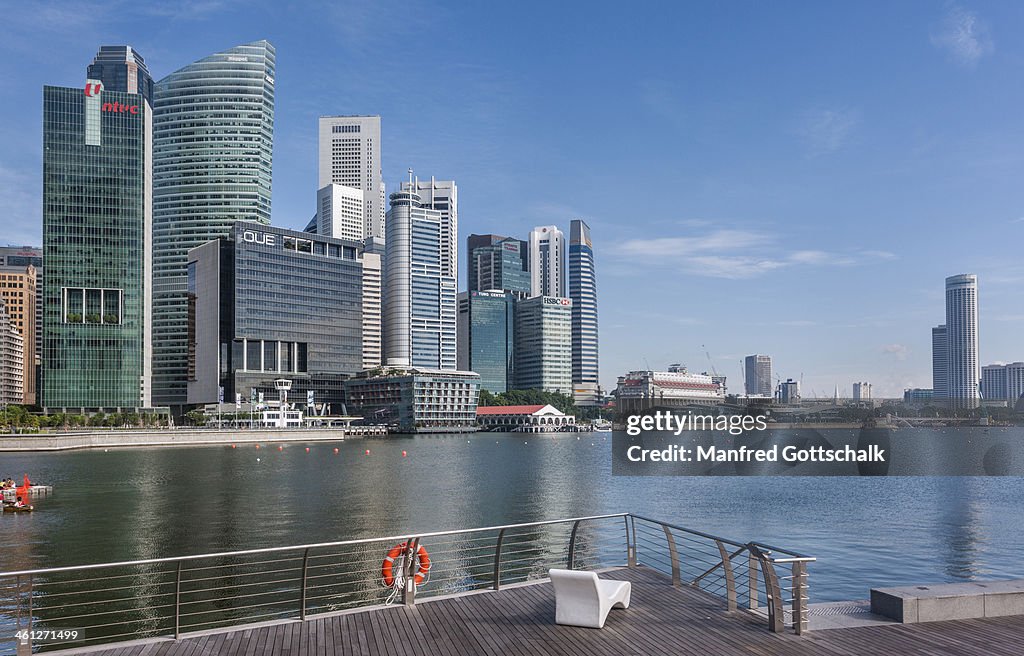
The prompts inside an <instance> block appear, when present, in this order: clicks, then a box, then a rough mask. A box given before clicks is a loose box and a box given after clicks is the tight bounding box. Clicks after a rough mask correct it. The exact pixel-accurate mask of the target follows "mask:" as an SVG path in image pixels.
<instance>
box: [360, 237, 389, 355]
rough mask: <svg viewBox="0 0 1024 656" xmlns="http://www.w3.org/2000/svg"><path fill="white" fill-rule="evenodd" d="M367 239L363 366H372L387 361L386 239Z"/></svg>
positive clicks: (365, 247) (365, 244)
mask: <svg viewBox="0 0 1024 656" xmlns="http://www.w3.org/2000/svg"><path fill="white" fill-rule="evenodd" d="M363 243H364V247H363V368H364V369H372V368H374V367H379V366H381V365H382V364H384V357H383V356H384V344H383V337H384V331H383V328H382V324H381V313H382V310H383V292H384V240H383V239H377V238H376V237H368V238H367V239H366V240H364V242H363Z"/></svg>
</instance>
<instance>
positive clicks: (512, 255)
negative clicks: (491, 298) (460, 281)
mask: <svg viewBox="0 0 1024 656" xmlns="http://www.w3.org/2000/svg"><path fill="white" fill-rule="evenodd" d="M527 253H528V249H527V243H526V242H525V241H522V240H521V239H515V238H512V237H502V236H500V235H470V236H469V238H468V239H467V240H466V254H467V258H466V259H467V262H468V263H469V264H468V270H467V274H468V278H467V283H468V284H467V286H468V288H469V291H471V292H476V291H488V290H503V291H507V292H515V293H516V294H517V295H518V296H519V297H520V298H523V297H526V296H529V294H530V271H529V268H528V267H527Z"/></svg>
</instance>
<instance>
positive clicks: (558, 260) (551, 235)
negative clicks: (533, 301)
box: [529, 226, 566, 297]
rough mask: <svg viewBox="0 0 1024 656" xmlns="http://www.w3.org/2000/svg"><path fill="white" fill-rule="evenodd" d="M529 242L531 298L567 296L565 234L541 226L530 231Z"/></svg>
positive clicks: (556, 229) (555, 229) (554, 228)
mask: <svg viewBox="0 0 1024 656" xmlns="http://www.w3.org/2000/svg"><path fill="white" fill-rule="evenodd" d="M529 241H530V257H529V260H530V261H529V267H530V296H557V297H563V296H565V295H566V285H565V233H563V232H562V231H561V230H559V229H558V228H557V227H555V226H539V227H536V228H534V229H533V230H531V231H530V240H529Z"/></svg>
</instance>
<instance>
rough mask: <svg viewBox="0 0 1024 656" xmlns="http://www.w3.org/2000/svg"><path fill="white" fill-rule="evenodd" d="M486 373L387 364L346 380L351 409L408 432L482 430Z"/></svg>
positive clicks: (348, 404) (380, 422)
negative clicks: (482, 391)
mask: <svg viewBox="0 0 1024 656" xmlns="http://www.w3.org/2000/svg"><path fill="white" fill-rule="evenodd" d="M479 395H480V376H478V375H477V374H476V373H474V372H472V371H456V370H454V369H446V370H441V369H424V368H420V367H408V368H396V367H390V366H389V367H384V368H379V369H371V370H367V371H363V372H361V373H360V374H358V375H357V376H355V377H353V378H351V379H349V380H348V381H346V382H345V402H346V404H347V406H346V407H347V408H348V411H349V412H351V413H355V414H358V415H362V416H363V417H364V418H365V419H366V421H367V422H368V423H373V424H387V425H389V426H391V427H392V428H393V429H395V430H397V431H398V432H402V433H439V432H440V433H447V432H463V431H473V430H476V406H477V399H478V397H479Z"/></svg>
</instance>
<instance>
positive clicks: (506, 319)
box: [457, 291, 516, 394]
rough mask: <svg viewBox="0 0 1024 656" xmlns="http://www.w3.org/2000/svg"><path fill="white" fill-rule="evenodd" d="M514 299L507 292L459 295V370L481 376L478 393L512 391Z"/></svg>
mask: <svg viewBox="0 0 1024 656" xmlns="http://www.w3.org/2000/svg"><path fill="white" fill-rule="evenodd" d="M515 306H516V296H515V294H513V293H511V292H506V291H470V292H462V293H461V294H459V321H458V345H459V357H458V363H457V364H458V369H459V370H460V371H475V372H476V373H478V374H480V389H482V390H487V391H488V392H491V393H492V394H500V393H502V392H507V391H508V390H510V389H513V387H512V386H513V384H514V382H515V379H514V374H513V372H514V369H513V366H514V361H513V357H514V353H515Z"/></svg>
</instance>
